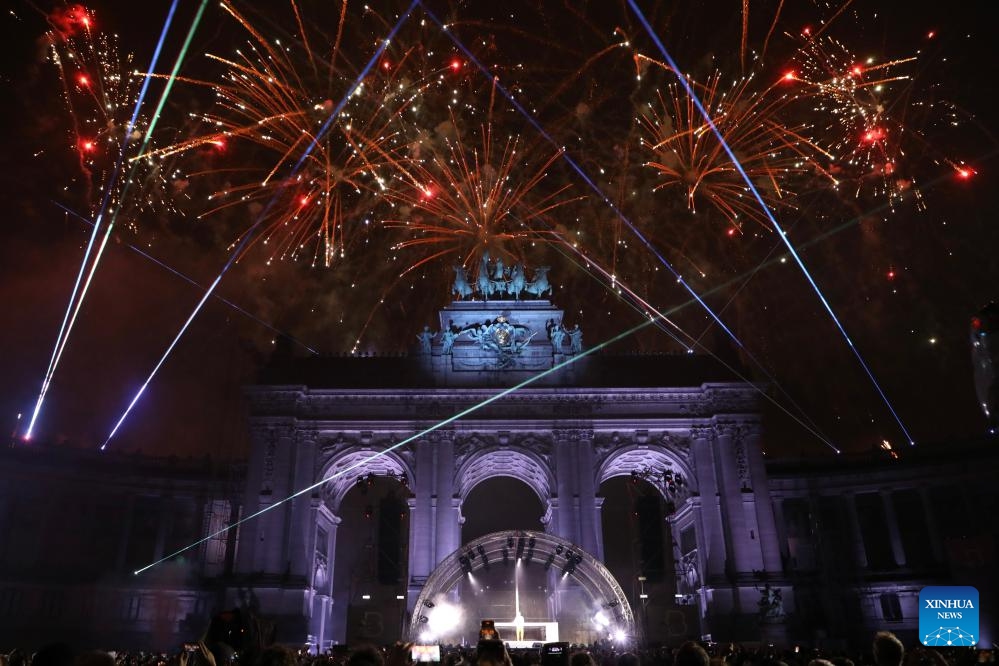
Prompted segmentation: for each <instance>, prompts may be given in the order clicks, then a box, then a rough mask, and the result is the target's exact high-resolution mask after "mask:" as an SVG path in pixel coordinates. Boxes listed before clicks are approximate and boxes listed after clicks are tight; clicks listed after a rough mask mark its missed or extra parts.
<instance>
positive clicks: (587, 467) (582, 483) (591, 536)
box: [573, 430, 602, 554]
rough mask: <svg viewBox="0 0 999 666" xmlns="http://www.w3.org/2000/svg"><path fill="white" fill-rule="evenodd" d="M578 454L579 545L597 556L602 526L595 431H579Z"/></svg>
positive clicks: (576, 449) (575, 447) (576, 446)
mask: <svg viewBox="0 0 999 666" xmlns="http://www.w3.org/2000/svg"><path fill="white" fill-rule="evenodd" d="M573 448H574V449H575V453H576V487H577V488H578V490H579V532H580V534H579V545H580V546H582V547H583V550H585V551H586V552H587V553H593V554H596V553H597V550H598V547H597V544H598V543H600V541H601V538H600V533H601V531H602V529H601V528H602V526H601V525H600V521H599V513H598V509H597V503H596V499H597V497H596V483H595V481H594V478H593V476H594V474H595V473H596V469H595V465H594V462H593V431H591V430H581V431H579V439H578V441H575V442H574V447H573Z"/></svg>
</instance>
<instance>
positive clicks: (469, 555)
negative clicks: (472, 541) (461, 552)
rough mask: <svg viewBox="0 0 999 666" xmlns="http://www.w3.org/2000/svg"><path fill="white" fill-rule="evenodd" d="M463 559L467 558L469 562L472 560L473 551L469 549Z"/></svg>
mask: <svg viewBox="0 0 999 666" xmlns="http://www.w3.org/2000/svg"><path fill="white" fill-rule="evenodd" d="M465 557H467V558H468V559H470V560H474V559H475V551H474V550H471V549H469V551H468V552H467V553H465Z"/></svg>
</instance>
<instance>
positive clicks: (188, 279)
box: [52, 201, 319, 355]
mask: <svg viewBox="0 0 999 666" xmlns="http://www.w3.org/2000/svg"><path fill="white" fill-rule="evenodd" d="M52 203H53V204H55V205H56V206H58V207H59V208H61V209H63V210H64V211H66V213H68V214H69V215H72V216H73V217H75V218H77V219H78V220H80V221H81V222H83V223H84V224H87V225H89V226H91V227H93V226H94V223H93V222H91V221H90V220H88V219H87V218H86V217H85V216H83V215H81V214H80V213H78V212H77V211H75V210H73V209H71V208H68V207H67V206H64V205H63V204H61V203H59V202H58V201H53V202H52ZM124 245H125V247H127V248H128V249H129V250H131V251H132V252H135V253H136V254H138V255H139V256H140V257H143V258H144V259H148V260H149V261H151V262H153V263H154V264H156V265H157V266H159V267H160V268H162V269H163V270H165V271H168V272H170V273H173V274H174V275H176V276H177V277H179V278H180V279H181V280H183V281H184V282H187V283H188V284H190V285H193V286H195V287H197V288H198V289H204V288H205V286H204V285H203V284H201V283H200V282H198V281H196V280H195V279H194V278H191V277H189V276H187V275H184V274H183V273H181V272H180V271H178V270H177V269H176V268H174V267H172V266H170V265H169V264H167V263H166V262H164V261H162V260H160V259H157V258H156V257H154V256H153V255H151V254H149V253H148V252H146V251H145V250H143V249H142V248H139V247H136V246H135V245H132V244H131V243H125V244H124ZM215 299H216V300H217V301H219V302H220V303H224V304H225V305H228V306H229V307H230V308H232V309H233V310H235V311H236V312H238V313H239V314H241V315H243V316H244V317H247V318H248V319H252V320H253V321H255V322H257V323H258V324H260V325H261V326H263V327H264V328H266V329H267V330H269V331H271V332H272V333H275V334H276V335H280V336H282V337H285V338H288V339H289V340H291V341H292V342H294V343H295V344H297V345H299V346H301V347H302V348H303V349H305V350H307V351H308V352H310V353H312V354H316V355H318V354H319V352H318V351H317V350H315V349H313V348H312V347H310V346H309V345H308V344H307V343H306V342H304V341H303V340H300V339H299V338H296V337H295V336H293V335H291V334H290V333H287V332H285V331H282V330H281V329H279V328H277V327H276V326H274V325H273V324H269V323H268V322H266V321H264V320H263V319H261V318H260V317H258V316H256V315H255V314H253V313H252V312H250V311H248V310H246V309H245V308H242V307H240V306H239V305H237V304H236V303H233V302H232V301H230V300H229V299H227V298H225V297H224V296H219V295H218V294H216V295H215Z"/></svg>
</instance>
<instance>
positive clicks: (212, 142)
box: [145, 3, 422, 266]
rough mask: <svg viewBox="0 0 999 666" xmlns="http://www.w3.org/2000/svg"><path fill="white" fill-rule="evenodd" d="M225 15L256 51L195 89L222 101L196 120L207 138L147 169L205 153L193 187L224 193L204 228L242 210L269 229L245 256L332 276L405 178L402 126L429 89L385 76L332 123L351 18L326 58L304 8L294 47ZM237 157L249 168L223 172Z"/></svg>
mask: <svg viewBox="0 0 999 666" xmlns="http://www.w3.org/2000/svg"><path fill="white" fill-rule="evenodd" d="M222 7H223V9H224V10H225V11H226V12H227V13H228V14H229V15H230V16H231V17H232V18H233V19H235V21H236V22H237V23H238V24H239V25H240V26H241V27H242V28H243V29H244V30H245V31H246V33H247V34H248V35H249V42H248V44H247V45H246V46H245V48H241V49H239V50H237V51H236V53H235V55H234V56H232V57H229V58H226V57H221V56H218V55H209V56H208V57H209V58H210V59H211V60H213V61H214V62H216V63H218V64H221V65H222V66H223V67H224V68H225V70H226V71H225V74H224V75H223V77H222V82H221V83H219V82H215V81H208V80H197V79H186V81H187V82H188V83H193V84H195V85H197V86H201V87H205V88H208V89H211V90H213V91H214V92H215V96H216V100H215V102H216V103H215V108H214V109H213V110H212V111H211V112H208V113H204V114H199V115H198V116H197V119H198V120H200V121H201V122H202V123H203V126H204V128H205V129H206V130H207V131H203V132H199V133H198V134H197V135H196V136H195V137H193V138H191V139H187V140H185V141H182V142H179V143H176V144H173V145H170V146H167V147H165V148H162V149H159V150H157V151H153V152H152V153H150V154H149V155H146V156H145V157H147V158H150V159H152V158H160V159H162V158H165V157H168V156H170V155H175V154H180V153H191V152H195V153H199V152H200V153H201V158H202V159H203V160H207V161H209V162H210V165H209V166H206V167H205V168H203V169H195V170H193V171H191V172H190V173H189V174H187V176H189V177H209V176H211V177H214V178H215V179H216V180H221V181H222V182H223V184H222V185H221V186H220V187H218V188H217V190H216V191H215V192H214V193H212V194H211V195H210V196H209V197H208V198H209V201H210V205H209V208H208V210H207V211H205V212H203V213H201V215H200V216H199V217H201V218H204V217H207V216H211V215H213V214H216V213H219V212H220V211H223V210H226V209H229V208H232V207H236V206H239V207H245V208H246V209H247V210H248V211H249V212H250V214H251V216H252V217H253V218H254V219H255V220H257V219H259V220H260V224H259V228H260V232H259V233H256V235H255V236H254V237H253V238H252V239H251V240H250V242H248V243H246V244H245V245H244V248H243V253H244V254H245V253H246V252H247V251H249V250H250V248H252V247H254V246H255V245H258V244H259V245H260V246H266V247H267V250H266V254H267V262H268V263H270V262H271V261H274V260H284V259H290V260H299V259H302V258H303V257H308V258H309V260H310V261H311V263H312V265H313V266H315V265H323V266H330V265H331V264H333V263H334V262H335V261H337V260H339V259H343V258H344V257H345V255H346V253H347V251H348V249H349V248H350V247H351V243H352V241H353V240H356V239H357V236H358V234H357V232H358V231H360V228H361V226H362V225H363V222H362V223H361V224H358V223H357V220H358V219H360V218H361V217H363V214H362V213H363V211H366V210H368V209H370V208H371V207H372V206H374V205H376V203H377V200H378V199H379V197H380V196H381V193H382V191H383V190H384V189H385V183H386V181H387V179H388V178H389V177H390V174H391V173H394V172H395V171H397V170H398V169H399V168H400V167H399V165H398V164H396V163H395V157H394V155H395V154H396V151H395V150H394V149H395V147H396V145H397V144H398V141H399V136H398V132H397V130H396V129H395V128H393V121H394V120H395V119H396V118H397V116H398V115H399V114H401V113H402V112H403V111H404V110H405V109H406V108H407V107H408V106H409V105H410V104H411V103H412V102H413V100H414V99H415V98H416V96H417V95H418V94H419V91H420V88H421V85H422V84H421V83H420V82H407V83H406V84H403V83H400V81H399V80H398V79H397V78H396V77H394V76H393V74H392V72H391V71H389V70H390V69H393V68H379V70H378V71H377V72H375V73H373V74H372V75H370V76H369V77H367V78H366V79H365V80H363V81H361V82H360V87H359V88H358V89H357V91H356V92H355V93H354V94H353V95H352V96H351V97H350V99H349V100H347V103H346V105H345V106H344V107H343V109H342V110H341V111H340V112H339V114H338V115H337V116H336V117H335V118H331V116H332V114H333V113H334V112H335V110H336V104H335V102H334V100H335V99H339V98H341V97H343V96H344V95H345V94H346V93H347V91H348V90H349V86H350V84H351V82H352V81H353V79H354V77H355V76H356V72H355V71H354V70H353V69H352V66H351V65H350V58H349V57H348V56H347V55H346V54H344V53H343V52H342V50H341V46H342V45H341V39H342V35H343V22H344V21H346V20H347V17H346V16H345V15H344V14H342V13H341V15H340V17H339V21H340V26H339V27H338V30H337V33H336V37H335V38H333V41H332V43H323V45H322V47H318V48H321V50H319V51H316V50H313V44H314V43H315V42H316V41H317V40H315V39H313V41H311V42H310V39H309V36H308V33H307V31H306V29H305V26H304V24H303V23H302V21H301V15H300V12H299V8H298V6H297V5H296V4H294V3H293V5H292V7H293V9H294V15H295V19H296V25H297V30H298V34H299V35H300V38H299V39H289V40H287V43H285V42H282V40H281V39H275V38H273V37H269V36H266V35H265V34H264V33H263V32H262V31H261V30H259V29H258V28H257V27H255V26H254V24H253V23H252V22H251V21H250V20H249V18H248V17H247V16H246V15H245V14H244V13H242V12H240V11H239V10H238V9H237V8H236V7H235V6H234V5H233V4H231V3H223V4H222ZM318 53H328V54H330V55H329V56H326V57H321V56H319V55H318ZM228 153H232V154H233V158H232V159H235V160H238V162H239V166H236V167H229V168H223V167H220V166H219V165H218V163H219V162H226V161H228V158H226V157H225V154H228ZM257 226H258V225H257V224H256V223H255V224H254V225H253V227H251V228H252V229H254V230H256V228H257ZM248 233H250V230H246V231H244V232H243V235H240V236H239V237H238V238H236V239H235V240H234V241H233V243H232V245H231V246H230V249H231V248H233V247H235V246H236V245H238V244H239V243H240V242H241V241H242V240H243V239H244V235H245V234H248Z"/></svg>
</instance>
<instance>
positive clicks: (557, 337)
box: [549, 321, 565, 354]
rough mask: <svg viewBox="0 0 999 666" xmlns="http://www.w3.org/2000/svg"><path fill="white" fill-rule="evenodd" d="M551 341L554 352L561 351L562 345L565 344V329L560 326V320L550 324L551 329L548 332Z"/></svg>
mask: <svg viewBox="0 0 999 666" xmlns="http://www.w3.org/2000/svg"><path fill="white" fill-rule="evenodd" d="M549 336H550V337H551V341H552V349H553V350H554V351H555V353H556V354H561V353H562V345H564V344H565V329H564V328H563V327H562V322H561V321H556V322H555V323H554V324H553V325H552V330H551V332H550V333H549Z"/></svg>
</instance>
